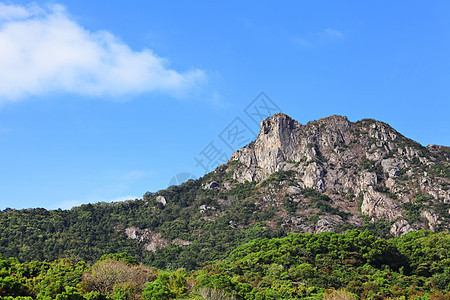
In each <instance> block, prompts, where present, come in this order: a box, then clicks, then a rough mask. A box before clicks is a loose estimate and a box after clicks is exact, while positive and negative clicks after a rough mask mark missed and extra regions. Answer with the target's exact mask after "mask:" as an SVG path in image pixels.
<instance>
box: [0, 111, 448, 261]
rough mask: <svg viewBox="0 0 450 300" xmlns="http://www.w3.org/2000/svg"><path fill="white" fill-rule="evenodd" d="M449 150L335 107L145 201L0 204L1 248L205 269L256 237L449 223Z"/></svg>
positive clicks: (11, 253)
mask: <svg viewBox="0 0 450 300" xmlns="http://www.w3.org/2000/svg"><path fill="white" fill-rule="evenodd" d="M449 186H450V149H449V148H448V147H443V146H428V147H423V146H421V145H420V144H418V143H416V142H414V141H412V140H409V139H407V138H406V137H404V136H402V135H401V134H400V133H398V132H396V131H395V130H394V129H392V128H391V127H390V126H389V125H388V124H385V123H382V122H379V121H374V120H362V121H358V122H355V123H351V122H349V121H348V120H347V119H346V118H345V117H341V116H332V117H329V118H324V119H321V120H318V121H314V122H309V123H308V124H306V125H301V124H299V123H298V122H296V121H294V120H293V119H291V118H290V117H288V116H286V115H284V114H276V115H274V116H272V117H270V118H268V119H266V120H264V121H263V122H261V131H260V132H259V135H258V138H257V140H256V141H255V142H252V143H251V144H249V145H247V146H246V147H244V148H242V149H240V150H237V151H235V152H234V153H233V155H232V157H231V158H230V160H229V161H228V163H227V164H224V165H222V166H220V167H218V168H217V169H216V170H215V171H214V172H211V173H209V174H207V175H205V176H204V177H203V178H200V179H199V180H196V181H189V182H186V183H184V184H183V185H181V186H173V187H170V188H168V189H166V190H161V191H158V192H156V193H151V192H147V193H145V194H144V196H143V198H142V199H136V200H129V201H125V202H119V203H111V204H108V203H98V204H87V205H82V206H80V207H75V208H73V209H71V210H64V211H63V210H52V211H48V210H45V209H26V210H14V209H7V210H4V211H2V212H1V213H0V253H2V254H3V255H4V256H5V257H17V258H18V259H19V260H21V261H27V260H32V259H36V260H47V261H51V260H54V259H57V258H65V257H72V258H74V259H75V260H86V261H88V262H94V261H96V260H98V259H99V258H100V257H101V256H102V255H103V254H106V253H114V252H127V253H129V254H131V255H133V256H135V257H137V258H138V259H139V260H140V261H142V262H145V263H147V264H149V265H152V266H155V267H159V268H166V267H172V268H178V267H184V268H187V269H197V268H200V267H201V266H202V265H203V263H204V262H206V261H211V260H215V259H221V258H224V257H226V256H227V254H228V253H229V252H230V251H231V250H233V249H234V248H236V247H237V246H238V245H241V244H243V243H245V242H248V241H251V240H253V239H255V238H275V237H283V236H286V235H287V234H288V233H291V232H309V233H320V232H323V231H335V232H344V231H345V230H347V229H355V228H357V229H369V230H371V231H372V232H374V233H375V234H377V235H378V236H381V237H392V236H399V235H402V234H405V233H407V232H409V231H412V230H420V229H429V230H432V231H436V232H440V231H447V230H448V228H449V221H450V191H449V189H448V188H449Z"/></svg>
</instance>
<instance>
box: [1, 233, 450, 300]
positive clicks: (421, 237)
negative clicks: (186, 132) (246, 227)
mask: <svg viewBox="0 0 450 300" xmlns="http://www.w3.org/2000/svg"><path fill="white" fill-rule="evenodd" d="M449 249H450V234H449V233H447V232H441V233H431V232H429V231H420V232H411V233H409V234H407V235H405V236H402V237H400V238H395V239H388V240H386V239H382V238H376V237H374V236H373V235H372V234H371V233H370V232H368V231H358V230H349V231H347V232H346V233H345V234H337V233H330V232H323V233H320V234H309V233H302V234H290V235H288V236H286V237H284V238H274V239H256V240H253V241H251V242H249V243H247V244H244V245H241V246H239V247H238V248H237V249H236V250H234V251H233V252H232V253H231V254H230V255H229V256H228V257H227V258H226V259H223V260H220V261H214V262H211V263H208V264H206V265H205V266H204V267H203V268H202V269H200V270H197V271H191V272H189V271H186V270H185V269H176V270H175V269H166V270H158V269H155V268H150V267H147V266H145V265H142V264H138V263H137V262H136V260H134V259H133V258H132V257H131V256H129V255H127V254H110V255H105V256H103V257H102V258H101V259H100V260H99V261H97V262H96V263H95V264H93V265H92V266H90V265H88V264H86V263H84V262H83V261H78V262H76V261H75V260H73V259H62V260H56V261H54V262H51V263H48V262H39V261H30V262H23V263H21V262H19V261H18V260H17V259H15V258H5V257H4V256H2V255H0V299H1V300H12V299H18V300H19V299H20V300H31V299H39V300H40V299H42V300H44V299H45V300H47V299H58V300H63V299H64V300H69V299H70V300H84V299H86V300H91V299H92V300H94V299H95V300H99V299H114V300H122V299H145V300H147V299H149V300H150V299H248V300H253V299H255V300H256V299H307V298H309V299H322V298H323V299H386V298H388V297H389V298H391V299H449V297H450V251H449Z"/></svg>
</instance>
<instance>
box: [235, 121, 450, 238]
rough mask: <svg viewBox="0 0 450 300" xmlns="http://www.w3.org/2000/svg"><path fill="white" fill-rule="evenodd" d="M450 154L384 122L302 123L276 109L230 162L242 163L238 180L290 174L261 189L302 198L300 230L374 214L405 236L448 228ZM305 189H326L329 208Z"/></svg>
mask: <svg viewBox="0 0 450 300" xmlns="http://www.w3.org/2000/svg"><path fill="white" fill-rule="evenodd" d="M449 159H450V148H449V147H442V146H436V145H430V146H428V147H423V146H421V145H420V144H419V143H417V142H414V141H412V140H410V139H408V138H406V137H404V136H402V135H401V134H400V133H398V132H397V131H395V130H394V129H393V128H392V127H390V126H389V125H388V124H386V123H383V122H379V121H375V120H370V119H369V120H362V121H359V122H356V123H351V122H349V121H348V119H347V118H346V117H342V116H331V117H328V118H323V119H321V120H319V121H315V122H309V123H308V124H306V125H300V124H299V123H298V122H296V121H295V120H293V119H291V118H290V117H289V116H287V115H285V114H276V115H274V116H272V117H270V118H268V119H266V120H264V121H262V122H261V131H260V132H259V135H258V138H257V140H256V141H255V142H254V143H251V144H250V145H248V146H247V147H244V148H243V149H241V150H238V151H235V152H234V153H233V156H232V158H231V159H230V162H237V163H238V166H239V167H237V168H236V169H235V170H234V173H233V178H234V179H235V180H237V181H238V182H244V181H245V180H248V181H251V182H256V183H262V182H264V181H267V180H268V179H270V178H271V176H273V175H274V174H277V173H278V174H283V173H286V179H287V180H286V181H282V182H280V183H279V184H278V185H277V188H276V189H275V190H274V189H273V187H274V185H273V184H272V185H269V186H267V187H266V188H264V189H261V192H262V194H263V198H262V199H263V201H260V202H258V203H260V204H261V205H262V207H267V205H268V204H269V203H271V202H273V203H275V204H276V205H280V204H281V203H282V201H281V200H284V201H285V202H286V201H288V202H290V201H293V202H295V203H296V205H295V206H296V209H295V213H294V214H292V218H291V220H290V221H291V223H297V225H295V224H294V226H292V225H290V226H291V227H292V228H295V227H296V226H297V227H298V224H302V225H300V228H302V229H303V231H311V232H312V231H315V232H320V231H324V230H336V228H337V227H338V226H339V225H342V224H349V225H353V226H360V225H362V224H363V222H364V217H370V220H371V221H372V222H374V221H379V220H384V221H387V222H392V225H391V228H390V232H391V233H392V234H393V235H396V236H398V235H400V234H404V233H407V232H409V231H411V230H419V229H429V230H433V231H434V230H448V228H449V227H448V226H449V217H450V215H449V208H450V206H449V203H450V190H449V187H450V181H449V179H450V160H449ZM305 189H313V190H314V191H317V192H319V193H322V194H326V195H327V196H328V199H326V201H325V202H324V205H325V204H328V206H329V207H328V206H327V207H323V209H322V204H320V205H319V206H320V207H319V206H318V205H315V207H314V206H311V201H309V200H308V199H305V198H308V197H307V195H305V193H304V190H305ZM305 196H306V197H305ZM317 209H319V211H320V210H322V211H324V212H325V214H322V215H320V217H319V218H318V220H317V222H315V224H311V222H304V220H305V217H306V218H311V217H312V216H317ZM327 209H328V210H329V211H327ZM333 210H339V211H340V212H341V213H337V212H333ZM299 214H300V215H301V217H300V218H297V217H296V216H297V215H299ZM294 215H295V216H294ZM300 219H301V220H300ZM316 219H317V218H316ZM287 221H289V220H287Z"/></svg>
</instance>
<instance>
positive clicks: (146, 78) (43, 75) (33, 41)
mask: <svg viewBox="0 0 450 300" xmlns="http://www.w3.org/2000/svg"><path fill="white" fill-rule="evenodd" d="M205 78H206V76H205V74H204V72H203V71H201V70H197V69H196V70H190V71H187V72H184V73H181V72H177V71H175V70H172V69H170V68H169V67H168V66H167V61H166V60H165V59H164V58H161V57H158V56H157V55H155V54H154V53H153V52H152V51H151V50H150V49H144V50H142V51H134V50H132V49H131V48H130V47H129V46H128V45H126V44H125V43H124V42H122V41H120V40H119V39H117V38H116V37H114V35H113V34H111V33H109V32H107V31H98V32H91V31H89V30H87V29H85V28H83V27H82V26H81V25H79V24H77V23H76V22H75V21H74V20H72V19H71V18H70V16H69V15H68V13H67V12H66V11H65V9H64V7H62V6H60V5H53V6H48V7H39V6H37V5H30V6H19V5H6V4H3V3H0V99H3V100H0V103H1V101H8V100H9V101H14V100H18V99H22V98H25V97H28V96H35V95H45V94H48V93H51V92H69V93H75V94H79V95H83V96H93V97H100V96H110V97H120V96H125V95H130V94H131V95H133V94H138V93H147V92H155V91H158V92H165V93H169V94H171V95H173V96H183V95H185V94H186V93H188V92H189V91H190V90H191V89H194V88H195V87H197V86H198V85H199V84H201V83H202V82H203V81H204V80H205Z"/></svg>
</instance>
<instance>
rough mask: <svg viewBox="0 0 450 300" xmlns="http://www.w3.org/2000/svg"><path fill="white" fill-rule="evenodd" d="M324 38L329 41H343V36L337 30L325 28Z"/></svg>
mask: <svg viewBox="0 0 450 300" xmlns="http://www.w3.org/2000/svg"><path fill="white" fill-rule="evenodd" d="M324 34H325V36H327V37H328V38H331V39H343V38H344V34H343V33H342V32H340V31H339V30H336V29H333V28H327V29H325V32H324Z"/></svg>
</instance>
